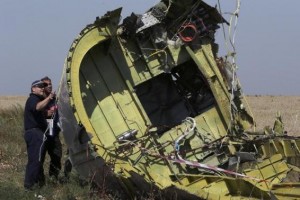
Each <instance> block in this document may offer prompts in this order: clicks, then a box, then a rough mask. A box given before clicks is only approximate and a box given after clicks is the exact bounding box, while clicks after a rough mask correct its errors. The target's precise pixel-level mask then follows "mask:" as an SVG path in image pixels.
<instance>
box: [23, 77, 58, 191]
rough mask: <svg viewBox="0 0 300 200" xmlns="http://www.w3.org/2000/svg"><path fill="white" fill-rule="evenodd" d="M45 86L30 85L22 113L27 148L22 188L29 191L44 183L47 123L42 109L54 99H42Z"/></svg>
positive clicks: (38, 82)
mask: <svg viewBox="0 0 300 200" xmlns="http://www.w3.org/2000/svg"><path fill="white" fill-rule="evenodd" d="M45 86H46V84H45V83H44V82H42V81H40V80H37V81H34V82H33V83H32V84H31V93H30V95H29V97H28V99H27V101H26V104H25V111H24V129H25V133H24V139H25V142H26V146H27V155H28V162H27V165H26V172H25V180H24V187H25V189H28V190H31V189H32V188H33V187H34V186H35V185H36V184H37V185H38V186H43V185H44V183H45V177H44V169H43V163H42V160H43V158H42V157H41V156H42V155H41V152H42V151H43V142H44V133H45V132H46V130H47V127H48V125H47V121H46V119H45V117H44V109H45V108H46V106H47V105H48V103H49V102H50V101H51V100H52V99H53V98H54V95H53V94H50V95H49V96H48V97H47V98H44V97H43V95H44V88H45Z"/></svg>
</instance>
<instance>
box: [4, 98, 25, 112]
mask: <svg viewBox="0 0 300 200" xmlns="http://www.w3.org/2000/svg"><path fill="white" fill-rule="evenodd" d="M26 99H27V96H0V108H1V109H7V108H9V107H12V106H14V105H20V106H22V107H24V106H25V102H26Z"/></svg>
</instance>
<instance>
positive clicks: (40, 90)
mask: <svg viewBox="0 0 300 200" xmlns="http://www.w3.org/2000/svg"><path fill="white" fill-rule="evenodd" d="M45 87H46V83H44V82H43V81H41V80H36V81H33V82H32V84H31V92H32V93H33V94H36V95H39V96H43V95H44V89H45Z"/></svg>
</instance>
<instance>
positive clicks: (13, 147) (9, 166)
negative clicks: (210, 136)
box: [0, 96, 300, 200]
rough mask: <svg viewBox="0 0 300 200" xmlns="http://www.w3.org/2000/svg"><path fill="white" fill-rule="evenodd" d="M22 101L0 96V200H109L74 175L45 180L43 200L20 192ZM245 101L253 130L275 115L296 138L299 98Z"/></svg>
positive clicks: (299, 126)
mask: <svg viewBox="0 0 300 200" xmlns="http://www.w3.org/2000/svg"><path fill="white" fill-rule="evenodd" d="M26 99H27V97H25V96H0V141H1V143H0V199H8V200H9V199H18V200H23V199H25V200H26V199H61V200H64V199H69V200H75V199H77V200H79V199H110V198H109V197H107V196H102V197H101V198H99V196H98V195H97V196H95V194H92V193H91V192H90V189H89V187H88V186H81V184H79V183H80V181H79V178H78V175H77V174H76V173H74V172H72V175H71V179H70V182H68V183H67V184H63V185H61V184H55V185H53V184H52V183H51V182H50V181H49V180H47V181H48V182H47V185H46V187H43V188H42V189H41V190H40V191H37V192H39V193H41V194H42V195H43V196H44V198H43V197H35V194H36V193H33V192H25V191H24V189H23V179H24V170H25V165H26V162H27V154H26V146H25V142H24V139H23V135H22V134H23V112H24V111H23V108H24V104H25V101H26ZM246 99H247V101H248V103H249V105H250V106H251V111H252V113H253V115H254V117H255V120H256V124H257V130H261V129H262V128H263V127H264V126H266V125H268V126H272V125H273V122H274V119H275V116H276V113H277V112H278V111H279V112H281V114H282V118H283V121H284V123H285V129H286V131H288V134H290V135H295V136H299V135H300V124H299V119H298V118H299V114H300V96H299V97H298V96H248V97H247V98H246ZM47 157H48V156H47ZM47 163H49V162H48V161H47V160H46V163H45V164H46V165H45V171H47ZM35 192H36V191H35Z"/></svg>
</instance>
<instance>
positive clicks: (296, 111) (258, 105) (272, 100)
mask: <svg viewBox="0 0 300 200" xmlns="http://www.w3.org/2000/svg"><path fill="white" fill-rule="evenodd" d="M26 99H27V96H0V108H4V109H5V108H9V107H11V106H13V105H16V104H19V105H21V106H24V105H25V101H26ZM246 99H247V101H248V103H249V105H250V107H251V111H252V113H253V115H254V119H255V121H256V124H257V130H261V129H263V127H265V126H271V127H272V125H273V123H274V120H275V116H276V113H277V112H278V111H279V112H280V113H281V115H282V119H283V122H284V123H285V130H286V131H288V133H289V134H291V135H300V116H299V115H300V96H263V95H262V96H261V95H258V96H247V97H246Z"/></svg>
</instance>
